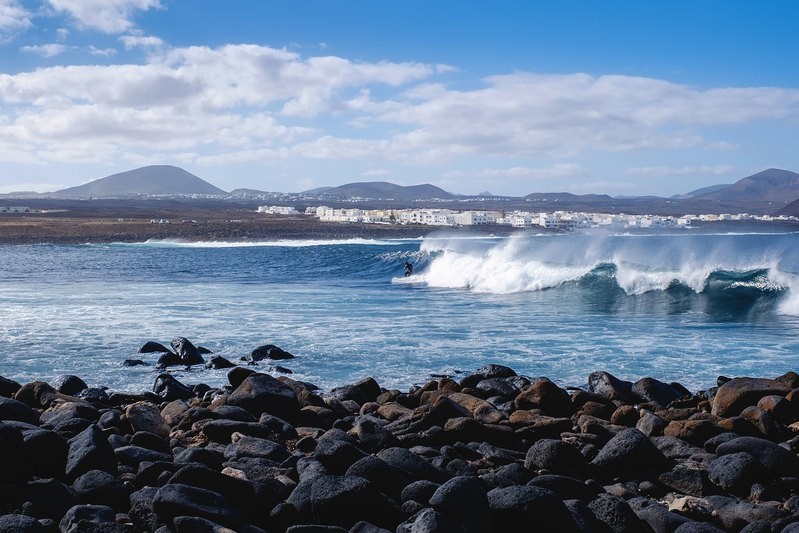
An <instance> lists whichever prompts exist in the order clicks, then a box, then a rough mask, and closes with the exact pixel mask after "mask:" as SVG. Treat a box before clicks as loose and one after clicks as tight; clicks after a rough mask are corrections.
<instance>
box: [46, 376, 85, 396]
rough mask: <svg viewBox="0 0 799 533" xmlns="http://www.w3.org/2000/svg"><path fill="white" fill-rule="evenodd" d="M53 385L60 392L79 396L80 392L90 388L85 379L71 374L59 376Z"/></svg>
mask: <svg viewBox="0 0 799 533" xmlns="http://www.w3.org/2000/svg"><path fill="white" fill-rule="evenodd" d="M53 387H55V389H56V390H57V391H58V392H60V393H62V394H69V395H70V396H77V395H78V393H80V392H81V391H84V390H86V389H88V388H89V386H88V385H86V382H85V381H83V380H82V379H80V378H79V377H78V376H73V375H71V374H67V375H63V376H59V377H58V378H57V379H56V380H55V383H53Z"/></svg>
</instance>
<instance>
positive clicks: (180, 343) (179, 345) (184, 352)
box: [171, 337, 205, 366]
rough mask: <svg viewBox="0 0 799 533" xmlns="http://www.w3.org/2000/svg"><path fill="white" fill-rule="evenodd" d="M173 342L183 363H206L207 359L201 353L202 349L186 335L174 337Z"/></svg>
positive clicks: (176, 352) (173, 346) (187, 364)
mask: <svg viewBox="0 0 799 533" xmlns="http://www.w3.org/2000/svg"><path fill="white" fill-rule="evenodd" d="M171 344H172V348H173V349H174V350H175V354H176V355H177V356H178V358H179V359H180V362H181V364H184V365H186V366H191V365H202V364H205V359H203V356H202V354H200V350H198V349H197V347H196V346H194V345H193V344H192V343H191V341H190V340H189V339H187V338H186V337H176V338H174V339H172V343H171Z"/></svg>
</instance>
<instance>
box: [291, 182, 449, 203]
mask: <svg viewBox="0 0 799 533" xmlns="http://www.w3.org/2000/svg"><path fill="white" fill-rule="evenodd" d="M319 191H320V189H314V190H313V191H304V193H303V194H320V195H324V196H326V197H330V198H340V199H347V198H370V199H383V200H431V199H451V198H454V195H452V194H450V193H448V192H447V191H445V190H443V189H440V188H438V187H436V186H435V185H429V184H424V185H410V186H403V185H395V184H393V183H388V182H385V181H370V182H358V183H348V184H346V185H340V186H338V187H329V188H327V187H325V188H322V189H321V192H319Z"/></svg>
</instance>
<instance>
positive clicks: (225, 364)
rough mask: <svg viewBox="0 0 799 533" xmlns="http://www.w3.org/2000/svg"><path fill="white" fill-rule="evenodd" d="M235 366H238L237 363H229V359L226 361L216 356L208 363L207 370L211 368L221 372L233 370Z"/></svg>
mask: <svg viewBox="0 0 799 533" xmlns="http://www.w3.org/2000/svg"><path fill="white" fill-rule="evenodd" d="M234 366H236V364H235V363H233V362H231V361H229V360H228V359H225V358H224V357H222V356H221V355H215V356H213V357H211V359H209V360H208V362H207V363H205V368H210V369H214V370H219V369H222V368H233V367H234Z"/></svg>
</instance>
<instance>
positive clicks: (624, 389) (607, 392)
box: [588, 371, 636, 403]
mask: <svg viewBox="0 0 799 533" xmlns="http://www.w3.org/2000/svg"><path fill="white" fill-rule="evenodd" d="M632 387H633V384H632V383H631V382H629V381H623V380H621V379H619V378H617V377H616V376H613V375H612V374H609V373H607V372H602V371H598V372H592V373H591V374H589V376H588V390H589V391H590V392H591V393H593V394H596V395H598V396H601V397H603V398H606V399H608V400H619V401H621V402H624V403H635V400H636V398H635V395H634V394H633V392H632Z"/></svg>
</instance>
